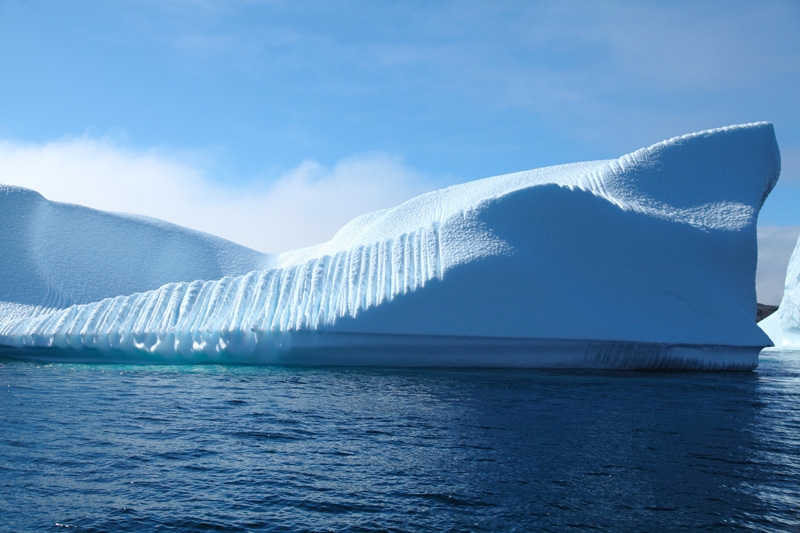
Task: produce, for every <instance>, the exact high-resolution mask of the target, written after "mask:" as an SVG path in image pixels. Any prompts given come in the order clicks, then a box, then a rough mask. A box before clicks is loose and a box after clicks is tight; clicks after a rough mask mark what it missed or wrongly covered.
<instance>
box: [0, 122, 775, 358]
mask: <svg viewBox="0 0 800 533" xmlns="http://www.w3.org/2000/svg"><path fill="white" fill-rule="evenodd" d="M779 172H780V155H779V151H778V147H777V143H776V141H775V136H774V132H773V128H772V126H771V125H770V124H767V123H758V124H748V125H744V126H733V127H728V128H722V129H717V130H710V131H706V132H701V133H696V134H691V135H686V136H683V137H677V138H674V139H671V140H668V141H664V142H662V143H658V144H656V145H653V146H651V147H649V148H644V149H641V150H638V151H636V152H633V153H631V154H628V155H625V156H623V157H621V158H619V159H615V160H608V161H595V162H588V163H577V164H571V165H562V166H556V167H548V168H543V169H537V170H532V171H527V172H520V173H515V174H509V175H504V176H497V177H493V178H487V179H483V180H478V181H474V182H470V183H465V184H462V185H456V186H453V187H449V188H446V189H443V190H440V191H434V192H431V193H428V194H424V195H422V196H419V197H417V198H414V199H412V200H409V201H408V202H405V203H404V204H402V205H400V206H398V207H396V208H393V209H386V210H382V211H377V212H374V213H369V214H366V215H363V216H361V217H358V218H356V219H354V220H353V221H351V222H350V223H348V224H347V225H346V226H345V227H343V228H342V229H341V230H340V231H339V232H338V233H337V234H336V236H335V237H334V238H333V239H331V240H330V241H329V242H327V243H324V244H321V245H318V246H314V247H310V248H304V249H300V250H294V251H291V252H287V253H284V254H281V255H279V256H262V255H260V254H258V253H256V252H253V251H252V250H248V249H246V248H242V247H238V246H236V245H234V244H232V243H228V242H227V241H222V240H220V239H214V238H212V237H210V236H207V235H203V234H198V233H196V232H188V231H185V230H182V229H179V228H177V227H175V226H171V225H166V224H163V223H160V222H157V221H152V220H141V219H133V218H130V217H120V216H118V215H113V214H108V213H100V212H97V211H91V210H84V211H81V213H84V214H85V213H87V212H91V214H92V216H93V217H95V219H94V220H93V221H92V227H93V228H94V233H91V234H90V235H87V234H84V233H82V231H81V230H77V229H76V225H79V221H76V218H75V217H74V216H73V215H74V213H73V212H72V211H69V210H70V209H71V210H73V211H74V212H78V211H80V210H83V209H84V208H78V207H76V206H64V205H62V204H53V203H51V202H47V201H46V200H44V199H43V198H41V197H40V196H38V195H37V194H36V193H34V192H32V191H25V190H20V189H8V188H6V189H3V191H5V195H4V196H3V195H2V194H0V199H2V201H3V202H4V205H3V213H4V214H3V216H4V217H5V220H25V217H26V216H27V215H26V213H27V211H26V210H25V209H24V208H23V207H21V206H23V204H24V202H25V201H35V202H36V203H37V204H41V205H42V206H45V207H39V209H43V210H45V211H47V212H50V213H55V214H51V215H50V217H51V218H50V219H48V220H51V225H53V226H54V227H57V228H58V232H57V233H58V235H59V236H61V237H62V238H66V239H67V240H68V242H69V245H64V244H63V243H59V242H55V240H56V239H57V237H56V236H54V235H48V234H46V235H44V236H43V235H41V234H40V233H41V232H39V233H36V232H37V231H39V226H38V223H37V222H35V221H27V222H26V223H23V226H25V227H24V228H12V229H11V230H7V229H6V228H7V226H5V225H4V226H3V233H4V234H10V237H9V238H10V240H9V241H8V242H10V243H11V244H10V250H11V255H12V256H13V257H16V256H18V255H21V256H24V257H26V258H27V259H25V261H23V262H21V263H20V262H19V261H17V260H16V259H5V260H0V261H4V262H3V263H0V266H2V268H3V272H4V273H5V272H8V271H11V272H10V273H11V278H8V277H4V278H3V281H2V282H0V283H3V284H6V283H7V281H6V280H7V279H13V280H15V282H14V283H16V285H14V286H13V287H10V288H9V287H4V288H3V289H2V290H3V291H5V292H3V293H2V296H4V297H5V300H6V304H5V305H6V307H5V308H6V310H7V311H6V313H5V316H4V317H0V344H2V345H6V346H11V347H16V348H27V349H28V350H27V351H25V353H27V354H35V355H36V357H45V358H46V357H66V355H64V354H67V353H68V354H71V356H75V357H78V358H86V359H92V360H111V359H114V360H117V359H123V360H168V361H191V362H195V361H231V362H288V363H293V362H298V363H303V362H311V363H315V364H316V363H322V364H340V363H341V364H393V365H395V364H400V365H402V364H413V365H423V366H424V365H434V366H436V365H455V366H458V365H462V366H463V365H466V366H508V365H518V366H570V367H581V366H584V367H585V366H589V367H616V368H660V367H669V368H675V367H686V368H752V367H753V366H755V365H756V364H757V353H758V351H759V349H760V348H761V347H763V346H765V345H767V344H769V339H768V338H767V337H766V335H764V333H763V332H762V331H761V330H760V329H759V328H758V327H757V326H756V325H755V324H754V323H753V313H754V312H755V305H756V304H755V282H754V280H755V268H756V231H755V227H756V218H757V215H758V211H759V209H760V207H761V205H762V204H763V201H764V199H765V198H766V196H767V195H768V194H769V192H770V190H771V189H772V187H773V186H774V184H775V182H776V180H777V178H778V174H779ZM31 198H34V200H31ZM48 210H49V211H48ZM291 223H292V221H291V220H287V221H286V224H291ZM26 224H27V225H26ZM264 231H280V229H279V228H277V229H272V230H271V229H270V228H265V229H264ZM34 234H35V235H34ZM31 235H33V237H32V236H31ZM104 235H113V236H114V237H113V238H114V239H116V241H117V243H118V244H117V245H116V246H113V247H106V248H105V249H104V251H105V253H106V255H104V256H103V258H102V261H103V262H104V264H107V268H106V267H104V268H103V269H98V268H95V267H94V266H92V265H91V262H92V261H94V260H96V259H97V257H96V254H97V253H102V252H99V251H98V249H97V248H96V247H97V246H99V245H98V244H97V243H96V242H90V240H91V239H95V240H100V241H102V240H103V238H104ZM131 235H133V237H131ZM4 238H5V237H4ZM126 241H132V242H134V243H135V247H134V248H135V251H133V252H132V251H130V250H126V249H125V244H124V243H125V242H126ZM151 242H152V245H151ZM31 243H33V244H31ZM3 246H4V247H6V250H3V257H8V256H9V255H8V249H9V245H7V244H6V241H5V240H4V241H3ZM31 247H35V248H37V249H38V250H40V252H38V253H39V254H40V255H36V254H32V255H31V254H29V248H31ZM173 247H175V248H173ZM176 248H180V251H179V252H178V251H176ZM41 250H44V252H42V251H41ZM25 254H29V255H25ZM41 254H45V255H46V256H47V257H48V260H47V261H44V260H42V259H41V257H40V256H41ZM47 254H49V255H47ZM62 260H63V261H64V262H65V264H66V263H68V264H69V265H70V266H69V267H68V268H67V272H66V274H65V275H66V278H64V275H62V274H63V273H56V271H58V270H59V268H60V267H59V265H60V264H62V263H60V261H62ZM131 261H134V262H136V265H138V266H143V268H144V269H145V270H144V271H142V272H139V270H138V268H130V266H129V265H128V264H127V263H130V262H131ZM20 264H22V265H24V267H20ZM150 264H154V265H158V266H157V267H154V268H153V269H151V270H150V271H147V268H146V265H150ZM192 269H194V270H192ZM104 272H107V274H103V273H104ZM145 272H150V273H149V274H147V275H145ZM118 278H119V279H118ZM140 278H141V279H140ZM121 280H124V282H123V281H121ZM198 280H199V281H198ZM7 295H11V297H8V296H7ZM23 304H24V305H23ZM21 306H22V307H21ZM2 309H3V308H2V307H0V311H2ZM49 348H65V349H66V350H60V351H58V354H61V355H57V354H56V355H48V354H51V353H53V352H52V351H48V349H49Z"/></svg>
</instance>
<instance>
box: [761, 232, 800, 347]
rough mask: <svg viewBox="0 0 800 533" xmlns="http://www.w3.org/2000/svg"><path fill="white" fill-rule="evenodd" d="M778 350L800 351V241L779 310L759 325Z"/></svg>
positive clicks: (793, 256)
mask: <svg viewBox="0 0 800 533" xmlns="http://www.w3.org/2000/svg"><path fill="white" fill-rule="evenodd" d="M758 325H759V326H761V329H762V330H764V332H765V333H766V334H767V335H769V338H770V339H771V340H772V342H773V343H774V345H775V349H776V350H786V351H800V239H798V240H797V244H796V245H795V247H794V252H792V257H791V259H789V266H788V267H787V269H786V284H785V285H784V290H783V298H782V299H781V303H780V305H779V306H778V310H777V311H775V312H774V313H772V314H771V315H770V316H768V317H767V318H765V319H764V320H762V321H761V322H759V323H758Z"/></svg>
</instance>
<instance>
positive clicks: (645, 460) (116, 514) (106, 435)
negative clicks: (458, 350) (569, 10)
mask: <svg viewBox="0 0 800 533" xmlns="http://www.w3.org/2000/svg"><path fill="white" fill-rule="evenodd" d="M798 390H800V356H797V355H790V354H781V353H772V354H766V355H763V356H762V362H761V366H760V367H759V369H758V370H757V371H756V372H743V373H719V374H715V373H619V372H543V371H519V370H515V371H507V370H503V371H499V370H498V371H486V370H481V371H477V370H475V371H470V370H459V371H446V370H424V371H423V370H419V371H417V370H386V369H383V370H377V369H324V368H317V369H298V368H279V367H260V368H259V367H216V366H201V367H154V366H138V367H137V366H127V367H126V366H89V365H36V364H32V363H20V362H11V361H8V362H4V363H3V362H0V427H2V429H3V431H2V435H0V530H3V529H7V530H10V531H11V530H46V529H48V528H52V529H55V528H57V527H60V526H56V525H55V524H61V525H62V526H72V527H75V528H77V529H78V530H81V529H83V530H130V531H139V530H142V529H155V528H157V527H159V526H163V527H169V528H173V529H176V530H187V531H191V530H197V529H215V528H216V529H224V530H242V531H245V530H265V531H301V530H311V531H324V530H334V531H387V530H388V531H443V530H454V531H460V530H468V531H498V530H503V531H513V530H517V531H530V530H534V529H535V530H553V531H562V530H569V529H575V530H585V529H591V528H600V529H603V530H617V531H619V530H623V531H624V530H642V529H647V530H679V529H685V530H691V531H693V530H698V529H701V528H704V529H711V530H721V531H722V530H724V531H729V530H749V529H752V530H759V531H764V530H767V531H769V530H775V531H782V530H787V529H788V530H792V529H797V528H800V515H798V512H797V510H796V509H797V508H798V505H797V502H798V501H800V460H798V459H797V458H798V457H800V415H798V414H797V409H796V406H797V405H798V403H797V401H798V394H800V393H798V392H797V391H798Z"/></svg>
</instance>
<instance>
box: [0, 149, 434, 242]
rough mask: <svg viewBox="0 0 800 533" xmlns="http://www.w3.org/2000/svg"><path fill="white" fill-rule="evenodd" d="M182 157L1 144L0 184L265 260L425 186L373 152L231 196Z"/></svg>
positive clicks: (197, 163)
mask: <svg viewBox="0 0 800 533" xmlns="http://www.w3.org/2000/svg"><path fill="white" fill-rule="evenodd" d="M189 155H190V154H189ZM189 155H187V153H170V152H168V151H166V150H158V149H154V150H143V151H138V150H131V149H127V148H123V147H120V146H118V145H116V144H115V143H114V142H112V141H109V140H104V139H91V138H72V139H64V140H59V141H55V142H49V143H44V144H31V143H16V142H9V141H4V142H0V183H6V184H10V185H18V186H22V187H27V188H30V189H34V190H36V191H38V192H40V193H41V194H42V195H43V196H45V197H46V198H48V199H50V200H54V201H59V202H68V203H75V204H81V205H85V206H89V207H94V208H97V209H103V210H106V211H120V212H127V213H136V214H141V215H146V216H152V217H156V218H160V219H162V220H166V221H169V222H173V223H175V224H179V225H182V226H186V227H189V228H192V229H196V230H200V231H205V232H208V233H212V234H214V235H218V236H221V237H224V238H227V239H230V240H232V241H234V242H238V243H240V244H244V245H247V246H250V247H252V248H255V249H257V250H261V251H266V252H277V251H283V250H287V249H291V248H295V247H299V246H307V245H312V244H316V243H319V242H323V241H325V240H327V239H329V238H330V237H331V236H333V234H334V233H335V232H336V231H337V230H338V229H339V228H340V227H341V226H342V225H344V223H346V222H347V221H348V220H350V219H352V218H353V217H355V216H357V215H360V214H363V213H366V212H369V211H372V210H375V209H380V208H384V207H391V206H393V205H396V204H398V203H401V202H402V201H404V200H406V199H408V198H411V197H413V196H415V195H416V194H419V193H421V192H424V190H426V187H427V186H426V185H425V183H424V181H423V180H422V179H421V177H420V175H419V174H418V173H416V172H414V171H413V170H411V169H409V168H408V167H406V166H405V165H404V164H403V163H402V161H400V160H399V159H398V158H396V157H392V156H389V155H386V154H379V153H378V154H364V155H357V156H353V157H350V158H347V159H343V160H341V161H339V162H338V163H336V164H335V165H334V166H333V167H332V168H326V167H323V166H322V165H320V164H318V163H316V162H314V161H305V162H303V163H301V164H300V165H298V166H297V167H296V168H295V169H293V170H291V171H289V172H287V173H285V174H283V175H282V176H280V177H278V178H277V179H274V180H270V182H269V184H260V183H251V184H248V185H243V186H239V187H233V186H231V185H229V184H226V185H221V184H219V183H217V182H215V181H214V180H213V179H212V177H211V175H210V173H211V171H210V170H209V167H212V166H213V165H211V164H210V163H209V161H208V160H206V159H204V158H202V157H190V156H189Z"/></svg>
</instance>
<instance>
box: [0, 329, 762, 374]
mask: <svg viewBox="0 0 800 533" xmlns="http://www.w3.org/2000/svg"><path fill="white" fill-rule="evenodd" d="M229 340H230V341H232V342H231V344H233V341H234V339H229ZM258 346H259V349H258V350H257V351H255V352H246V353H237V352H236V351H235V350H227V351H223V352H219V351H209V352H197V351H194V352H190V353H184V354H179V353H177V352H173V353H172V354H161V353H147V352H129V351H127V352H126V351H122V350H110V351H105V350H103V351H101V350H97V349H81V350H76V349H71V348H66V349H59V348H21V349H20V348H10V347H4V346H0V358H7V359H17V360H29V361H46V362H53V361H59V362H77V363H112V364H148V363H157V364H241V365H263V364H278V365H287V366H362V367H374V366H380V367H397V368H443V367H453V368H542V369H546V368H551V369H594V370H638V371H642V370H646V371H679V370H695V371H697V370H700V371H720V370H721V371H749V370H753V369H754V368H756V367H757V366H758V354H759V351H760V350H761V347H760V346H719V345H717V346H714V345H712V346H707V345H691V344H663V343H641V342H619V341H582V340H562V339H509V338H491V337H449V336H432V335H386V334H351V333H330V332H328V333H319V332H304V333H297V332H294V333H284V334H281V335H268V336H267V337H265V338H263V339H261V340H260V341H259V342H258Z"/></svg>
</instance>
